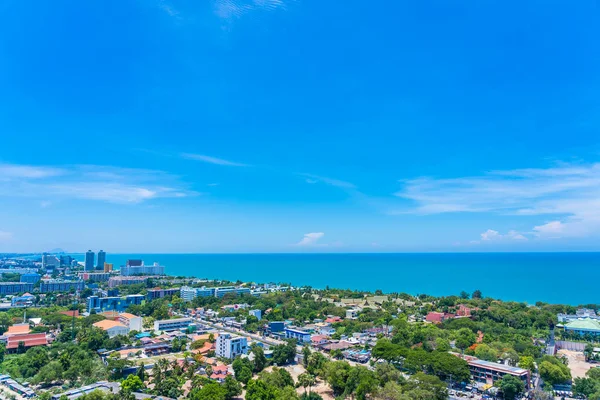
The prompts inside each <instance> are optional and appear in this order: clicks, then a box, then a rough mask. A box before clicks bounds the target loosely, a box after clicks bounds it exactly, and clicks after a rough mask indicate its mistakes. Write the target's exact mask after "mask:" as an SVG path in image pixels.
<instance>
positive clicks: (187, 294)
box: [179, 286, 215, 301]
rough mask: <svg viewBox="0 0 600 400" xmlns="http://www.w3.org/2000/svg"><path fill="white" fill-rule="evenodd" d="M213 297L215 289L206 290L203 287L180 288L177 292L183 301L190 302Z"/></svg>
mask: <svg viewBox="0 0 600 400" xmlns="http://www.w3.org/2000/svg"><path fill="white" fill-rule="evenodd" d="M214 295H215V288H207V287H204V286H203V287H201V288H193V287H189V286H182V287H181V289H180V290H179V296H180V297H181V298H182V299H183V300H184V301H192V300H194V299H195V298H196V297H214Z"/></svg>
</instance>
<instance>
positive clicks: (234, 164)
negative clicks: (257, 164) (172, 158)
mask: <svg viewBox="0 0 600 400" xmlns="http://www.w3.org/2000/svg"><path fill="white" fill-rule="evenodd" d="M181 156H182V157H183V158H187V159H188V160H196V161H202V162H205V163H209V164H216V165H224V166H228V167H249V165H248V164H242V163H238V162H233V161H229V160H224V159H222V158H217V157H211V156H205V155H203V154H193V153H182V154H181Z"/></svg>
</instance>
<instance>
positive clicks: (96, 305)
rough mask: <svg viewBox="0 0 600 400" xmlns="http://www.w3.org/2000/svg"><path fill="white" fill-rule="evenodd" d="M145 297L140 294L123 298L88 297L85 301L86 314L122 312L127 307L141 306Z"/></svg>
mask: <svg viewBox="0 0 600 400" xmlns="http://www.w3.org/2000/svg"><path fill="white" fill-rule="evenodd" d="M144 299H145V297H144V296H143V295H141V294H132V295H129V296H125V297H116V296H113V297H98V296H90V297H88V301H87V312H92V311H94V312H97V313H100V312H102V311H119V312H123V311H125V310H126V309H127V307H129V306H131V305H134V304H137V305H139V304H142V301H144Z"/></svg>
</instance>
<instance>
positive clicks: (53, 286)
mask: <svg viewBox="0 0 600 400" xmlns="http://www.w3.org/2000/svg"><path fill="white" fill-rule="evenodd" d="M84 288H85V284H84V282H83V281H82V280H78V281H65V280H62V279H42V281H41V282H40V293H51V292H71V291H75V292H76V291H80V290H83V289H84Z"/></svg>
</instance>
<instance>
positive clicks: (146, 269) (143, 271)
mask: <svg viewBox="0 0 600 400" xmlns="http://www.w3.org/2000/svg"><path fill="white" fill-rule="evenodd" d="M164 274H165V267H164V266H162V265H160V264H159V263H157V262H155V263H153V264H152V265H145V264H144V261H142V260H127V263H126V264H125V265H123V266H121V276H132V275H164Z"/></svg>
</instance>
